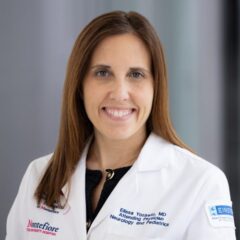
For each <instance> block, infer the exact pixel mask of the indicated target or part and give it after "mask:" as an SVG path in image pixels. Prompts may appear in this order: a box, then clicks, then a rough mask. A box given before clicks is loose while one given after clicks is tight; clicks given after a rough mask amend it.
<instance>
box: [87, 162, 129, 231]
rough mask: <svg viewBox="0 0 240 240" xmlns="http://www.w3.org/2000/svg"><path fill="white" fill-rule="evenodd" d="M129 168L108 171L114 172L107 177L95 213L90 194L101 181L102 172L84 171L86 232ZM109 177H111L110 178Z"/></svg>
mask: <svg viewBox="0 0 240 240" xmlns="http://www.w3.org/2000/svg"><path fill="white" fill-rule="evenodd" d="M130 168H131V166H128V167H123V168H116V169H114V170H110V171H111V173H112V171H113V172H114V175H112V174H111V173H109V175H108V176H107V178H106V180H105V182H104V185H103V189H102V192H101V195H100V198H99V201H98V204H97V207H96V209H95V211H94V212H93V209H92V193H93V190H94V188H95V187H96V186H97V185H98V184H99V182H100V181H101V179H102V172H101V171H100V170H91V169H86V176H85V177H86V185H85V191H86V211H87V223H86V225H87V231H88V229H89V227H90V225H91V223H92V222H93V220H94V219H95V217H96V216H97V214H98V213H99V211H100V209H101V208H102V206H103V204H104V203H105V201H106V200H107V198H108V196H109V195H110V193H111V192H112V191H113V189H114V188H115V186H116V185H117V183H118V182H119V181H120V179H121V178H122V177H123V175H124V174H125V173H126V172H127V171H128V170H129V169H130ZM111 176H113V177H112V178H111Z"/></svg>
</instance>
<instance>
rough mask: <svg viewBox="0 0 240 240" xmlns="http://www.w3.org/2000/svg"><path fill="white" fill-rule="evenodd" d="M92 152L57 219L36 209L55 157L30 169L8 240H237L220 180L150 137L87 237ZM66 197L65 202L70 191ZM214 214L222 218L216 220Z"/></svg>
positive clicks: (220, 174)
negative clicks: (87, 186)
mask: <svg viewBox="0 0 240 240" xmlns="http://www.w3.org/2000/svg"><path fill="white" fill-rule="evenodd" d="M88 146H89V144H88V145H87V146H86V148H85V150H84V152H83V154H82V156H81V159H80V161H79V164H78V166H77V168H76V171H75V172H74V174H73V176H72V182H71V189H70V195H69V201H68V204H67V205H66V207H65V208H64V209H58V208H57V209H56V210H55V212H52V211H51V210H50V209H49V208H47V206H45V205H44V204H43V205H42V206H41V207H40V208H39V207H37V204H36V201H35V199H34V197H33V193H34V191H35V189H36V186H37V184H38V182H39V179H40V178H41V176H42V174H43V172H44V170H45V169H46V166H47V164H48V161H49V159H50V157H51V155H47V156H44V157H41V158H39V159H36V160H35V161H33V162H32V163H31V164H30V165H29V167H28V169H27V171H26V173H25V175H24V177H23V179H22V182H21V185H20V188H19V191H18V194H17V197H16V199H15V201H14V204H13V206H12V208H11V210H10V213H9V215H8V219H7V236H6V240H28V239H31V240H32V239H34V240H40V239H42V240H43V239H44V240H45V239H58V240H60V239H61V240H66V239H70V240H86V239H89V240H117V239H118V240H130V239H132V240H133V239H137V240H150V239H152V240H153V239H159V240H160V239H164V240H176V239H177V240H193V239H194V240H220V239H222V240H234V239H235V227H234V222H233V218H232V216H231V213H229V211H231V201H230V194H229V187H228V182H227V180H226V177H225V175H224V174H223V172H222V171H221V170H219V169H218V168H217V167H215V166H213V165H212V164H210V163H208V162H207V161H205V160H203V159H201V158H199V157H197V156H196V155H194V154H192V153H190V152H189V151H187V150H184V149H182V148H180V147H178V146H175V145H173V144H170V143H168V142H167V141H165V140H163V139H162V138H160V137H159V136H156V135H155V134H153V133H152V134H151V135H150V136H149V138H148V139H147V141H146V143H145V145H144V147H143V149H142V151H141V152H140V155H139V157H138V159H137V160H136V161H135V163H134V164H133V166H132V167H131V168H130V170H129V171H128V172H127V173H126V174H125V175H124V176H123V178H122V179H121V180H120V181H119V183H118V184H117V186H116V187H115V189H114V190H113V192H112V193H111V194H110V196H109V198H108V199H107V201H106V202H105V204H104V205H103V207H102V209H101V210H100V212H99V214H98V215H97V217H96V218H95V220H94V221H93V223H92V225H91V227H90V229H89V231H88V233H86V203H85V169H86V154H87V151H88ZM62 191H63V193H64V195H65V196H66V195H67V192H68V189H67V185H66V186H65V187H64V188H63V189H62ZM222 206H223V207H222ZM217 207H218V210H219V207H220V210H219V211H220V213H219V212H215V214H214V213H211V211H210V209H215V210H216V209H217ZM221 211H222V212H221Z"/></svg>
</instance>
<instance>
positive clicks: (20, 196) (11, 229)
mask: <svg viewBox="0 0 240 240" xmlns="http://www.w3.org/2000/svg"><path fill="white" fill-rule="evenodd" d="M31 169H32V163H31V164H29V166H28V168H27V170H26V172H25V174H24V176H23V178H22V181H21V184H20V187H19V189H18V193H17V196H16V198H15V200H14V203H13V205H12V207H11V209H10V212H9V214H8V217H7V233H6V239H5V240H24V229H25V227H26V226H23V224H25V221H23V219H24V217H25V214H27V211H28V209H27V204H28V202H29V201H28V199H27V198H28V197H27V193H28V188H29V184H30V175H31Z"/></svg>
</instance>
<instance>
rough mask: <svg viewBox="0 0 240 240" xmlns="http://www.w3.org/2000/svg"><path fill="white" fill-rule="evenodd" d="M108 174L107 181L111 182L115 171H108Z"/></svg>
mask: <svg viewBox="0 0 240 240" xmlns="http://www.w3.org/2000/svg"><path fill="white" fill-rule="evenodd" d="M106 172H107V177H106V180H110V179H112V178H113V177H114V174H115V173H114V171H113V170H112V169H106Z"/></svg>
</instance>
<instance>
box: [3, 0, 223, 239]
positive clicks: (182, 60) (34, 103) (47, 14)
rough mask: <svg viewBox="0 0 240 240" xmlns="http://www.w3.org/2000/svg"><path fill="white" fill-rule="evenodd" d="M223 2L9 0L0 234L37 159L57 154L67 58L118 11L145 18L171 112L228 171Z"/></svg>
mask: <svg viewBox="0 0 240 240" xmlns="http://www.w3.org/2000/svg"><path fill="white" fill-rule="evenodd" d="M220 4H221V1H219V0H211V1H208V0H201V1H199V0H181V1H178V0H155V1H154V0H148V1H146V0H138V1H124V0H122V1H117V0H116V1H109V0H102V1H98V0H96V1H93V0H88V1H83V0H81V1H80V0H41V1H32V0H21V1H19V0H12V1H8V0H1V2H0V73H1V78H0V164H1V165H0V190H1V211H0V238H1V239H3V238H4V236H5V221H6V217H7V213H8V211H9V209H10V206H11V205H12V202H13V200H14V198H15V196H16V193H17V189H18V186H19V183H20V180H21V178H22V176H23V174H24V172H25V170H26V167H27V165H28V164H29V162H30V161H31V160H33V159H35V158H37V157H40V156H42V155H45V154H47V153H50V152H52V151H53V149H54V147H55V144H56V141H57V136H58V127H59V117H60V104H61V94H62V87H63V82H64V78H65V70H66V63H67V60H68V57H69V54H70V51H71V48H72V46H73V43H74V41H75V39H76V37H77V35H78V34H79V32H80V31H81V30H82V28H83V27H84V26H85V25H86V24H87V23H88V22H89V21H90V20H92V19H93V18H94V17H95V16H97V15H99V14H102V13H104V12H108V11H111V10H126V11H130V10H134V11H139V12H140V13H142V14H143V15H145V16H146V17H147V18H148V19H149V20H150V22H152V24H153V25H154V27H155V28H156V30H157V32H158V34H159V37H160V39H161V41H162V43H163V45H164V49H165V53H166V57H167V63H168V69H169V85H170V103H171V115H172V119H173V122H174V125H175V127H176V129H177V132H178V133H179V135H180V136H181V137H182V139H183V140H184V141H185V142H186V143H187V144H189V145H190V146H191V147H192V148H193V149H194V150H195V151H196V152H197V153H198V154H199V155H200V156H202V157H204V158H206V159H207V160H209V161H210V162H212V163H214V164H216V165H218V166H219V167H220V168H222V169H223V166H224V164H223V163H224V159H223V157H222V151H221V149H222V144H223V141H222V139H223V132H222V129H223V128H222V125H223V123H222V120H221V119H222V114H223V112H222V70H221V69H222V51H223V50H222V40H221V39H222V38H221V34H222V22H221V21H222V20H221V19H222V18H221V10H222V9H221V5H220Z"/></svg>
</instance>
